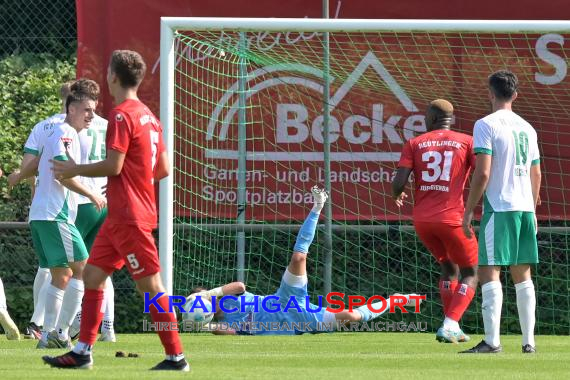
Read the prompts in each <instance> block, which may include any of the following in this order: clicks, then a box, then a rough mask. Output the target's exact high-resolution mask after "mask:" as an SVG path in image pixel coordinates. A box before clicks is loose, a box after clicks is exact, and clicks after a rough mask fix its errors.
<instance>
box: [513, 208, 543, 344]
mask: <svg viewBox="0 0 570 380" xmlns="http://www.w3.org/2000/svg"><path fill="white" fill-rule="evenodd" d="M519 214H520V235H519V245H518V251H517V261H516V265H512V266H511V267H510V270H511V276H512V278H513V282H514V284H515V289H516V292H517V309H518V314H519V323H520V325H521V332H522V352H523V353H534V352H535V351H536V349H535V341H534V325H535V321H536V316H535V315H536V294H535V290H534V284H533V282H532V278H531V269H530V264H537V263H538V244H537V239H536V230H535V226H534V214H533V213H531V212H522V213H519Z"/></svg>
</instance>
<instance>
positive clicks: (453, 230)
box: [414, 222, 478, 268]
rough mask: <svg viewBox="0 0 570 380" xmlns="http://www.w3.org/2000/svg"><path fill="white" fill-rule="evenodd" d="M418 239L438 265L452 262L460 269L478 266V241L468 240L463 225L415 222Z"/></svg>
mask: <svg viewBox="0 0 570 380" xmlns="http://www.w3.org/2000/svg"><path fill="white" fill-rule="evenodd" d="M414 226H415V227H416V233H417V234H418V237H419V238H420V240H421V241H422V243H423V244H424V245H425V247H426V248H427V249H428V250H429V251H430V253H431V254H432V255H433V257H435V258H436V260H437V262H438V263H442V262H445V261H451V262H452V263H454V264H457V265H458V266H459V267H460V268H468V267H473V266H476V265H477V262H478V256H477V249H478V247H477V239H475V236H474V235H472V236H471V238H470V239H469V238H467V236H465V233H463V228H462V227H461V225H458V226H454V225H449V224H446V223H436V222H414Z"/></svg>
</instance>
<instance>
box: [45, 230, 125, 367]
mask: <svg viewBox="0 0 570 380" xmlns="http://www.w3.org/2000/svg"><path fill="white" fill-rule="evenodd" d="M114 235H115V236H118V238H119V239H122V238H123V237H124V236H128V235H125V234H124V233H123V234H117V232H116V231H114V230H112V229H111V228H110V227H108V225H104V226H103V227H102V228H101V233H99V235H98V236H97V238H96V239H95V243H94V245H93V249H92V252H91V256H90V257H89V259H88V260H87V265H86V266H85V269H84V270H83V282H84V284H85V294H84V296H83V302H82V304H81V308H82V316H81V327H80V334H79V342H78V343H77V344H76V345H75V347H74V348H73V350H72V351H70V352H68V353H66V354H64V355H60V356H56V357H49V356H44V357H43V358H42V359H43V360H44V362H46V363H47V364H50V365H51V366H52V367H58V368H72V369H73V368H91V367H92V366H93V359H92V357H91V352H92V349H93V345H94V344H95V341H96V339H97V331H98V330H99V325H100V324H101V320H102V319H103V312H102V305H103V289H104V287H105V281H106V280H107V277H108V276H109V275H110V274H111V273H112V272H113V271H114V270H116V269H120V268H121V267H122V265H123V264H124V262H123V259H122V257H121V256H120V255H119V254H118V252H117V251H116V250H115V248H114V246H113V242H112V240H111V239H112V237H113V236H114ZM133 238H136V237H133Z"/></svg>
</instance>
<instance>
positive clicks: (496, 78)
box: [489, 70, 519, 100]
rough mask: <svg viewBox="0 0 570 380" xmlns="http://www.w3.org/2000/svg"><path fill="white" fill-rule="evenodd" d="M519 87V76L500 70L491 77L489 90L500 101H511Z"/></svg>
mask: <svg viewBox="0 0 570 380" xmlns="http://www.w3.org/2000/svg"><path fill="white" fill-rule="evenodd" d="M518 87H519V80H518V78H517V76H516V75H515V74H514V73H513V72H511V71H509V70H499V71H495V72H494V73H493V74H491V75H489V88H490V89H491V91H493V94H495V97H496V98H497V99H499V100H511V99H512V98H513V96H515V93H516V92H517V89H518Z"/></svg>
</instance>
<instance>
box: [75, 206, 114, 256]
mask: <svg viewBox="0 0 570 380" xmlns="http://www.w3.org/2000/svg"><path fill="white" fill-rule="evenodd" d="M106 217H107V208H104V209H103V210H101V211H97V207H95V205H94V204H93V203H84V204H81V205H79V207H78V208H77V218H75V226H76V227H77V229H78V230H79V233H80V234H81V237H82V238H83V241H84V242H85V246H86V247H87V252H91V247H93V242H94V241H95V237H96V236H97V233H98V232H99V228H101V226H102V225H103V222H104V221H105V218H106Z"/></svg>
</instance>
